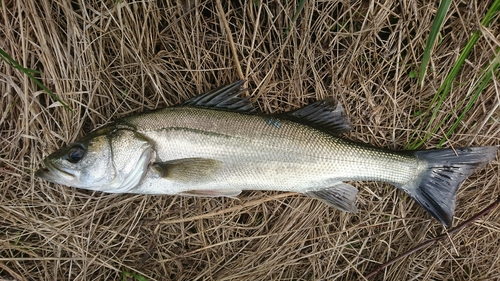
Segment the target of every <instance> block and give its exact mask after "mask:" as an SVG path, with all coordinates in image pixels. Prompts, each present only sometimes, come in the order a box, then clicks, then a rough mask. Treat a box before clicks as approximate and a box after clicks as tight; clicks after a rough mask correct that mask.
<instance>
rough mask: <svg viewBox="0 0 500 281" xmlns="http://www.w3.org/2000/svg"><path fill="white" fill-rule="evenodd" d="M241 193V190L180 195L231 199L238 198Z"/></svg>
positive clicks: (192, 192)
mask: <svg viewBox="0 0 500 281" xmlns="http://www.w3.org/2000/svg"><path fill="white" fill-rule="evenodd" d="M240 193H241V190H239V189H216V190H189V191H185V192H182V193H179V195H188V196H199V197H221V196H222V197H230V198H236V196H238V195H239V194H240Z"/></svg>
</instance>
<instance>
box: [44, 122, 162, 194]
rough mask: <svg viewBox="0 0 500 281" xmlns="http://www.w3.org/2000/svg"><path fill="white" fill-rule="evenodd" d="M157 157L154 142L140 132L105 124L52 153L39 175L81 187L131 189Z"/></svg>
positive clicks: (98, 189)
mask: <svg viewBox="0 0 500 281" xmlns="http://www.w3.org/2000/svg"><path fill="white" fill-rule="evenodd" d="M153 157H154V149H153V145H152V144H151V143H150V142H149V141H148V140H147V139H146V138H144V137H143V136H141V135H140V134H138V133H136V132H134V131H133V130H130V129H117V128H116V127H111V128H103V129H100V130H97V131H95V132H94V133H91V134H90V135H88V136H86V137H84V138H82V139H80V140H78V141H76V142H74V143H71V144H69V145H67V146H65V147H63V148H61V149H59V150H57V151H55V152H54V153H52V154H50V155H49V156H48V157H47V158H45V159H44V161H43V162H44V164H45V167H42V168H40V169H39V170H38V171H36V173H35V175H36V176H38V177H40V178H43V179H45V180H47V181H50V182H54V183H59V184H64V185H68V186H72V187H77V188H84V189H89V190H96V191H104V192H109V193H120V192H127V191H128V190H130V189H132V188H133V187H135V186H136V185H137V184H139V182H140V181H141V179H142V178H143V177H144V175H145V174H146V172H147V169H148V165H149V163H150V161H152V159H153Z"/></svg>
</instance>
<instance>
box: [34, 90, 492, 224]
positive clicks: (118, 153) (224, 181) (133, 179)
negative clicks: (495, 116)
mask: <svg viewBox="0 0 500 281" xmlns="http://www.w3.org/2000/svg"><path fill="white" fill-rule="evenodd" d="M242 85H243V81H238V82H236V83H233V84H231V85H226V86H223V87H220V88H217V89H215V90H212V91H209V92H207V93H205V94H202V95H200V96H198V97H195V98H193V99H191V100H188V101H186V102H184V103H183V104H181V105H179V106H174V107H168V108H164V109H160V110H156V111H152V112H146V113H142V114H138V115H134V116H130V117H126V118H123V119H119V120H116V121H114V122H113V123H110V124H108V125H106V126H104V127H102V128H100V129H97V130H96V131H94V132H92V133H90V134H89V135H87V136H85V137H84V138H82V139H80V140H78V141H76V142H74V143H72V144H69V145H68V146H66V147H63V148H61V149H59V150H57V151H56V152H54V153H52V154H51V155H49V156H48V157H47V158H46V159H45V160H44V163H45V166H46V167H43V168H41V169H39V170H38V171H37V172H36V175H37V176H38V177H41V178H43V179H45V180H48V181H51V182H55V183H60V184H64V185H68V186H73V187H77V188H84V189H89V190H97V191H103V192H110V193H139V194H170V195H174V194H175V195H195V196H212V197H215V196H227V197H235V196H237V195H238V194H240V193H241V191H242V190H278V191H293V192H300V193H303V194H305V195H308V196H310V197H314V198H317V199H320V200H321V201H323V202H325V203H327V204H328V205H330V206H333V207H336V208H338V209H340V210H343V211H347V212H357V209H356V206H355V203H354V201H355V197H356V194H357V192H358V190H357V189H356V188H355V187H353V186H352V185H350V184H348V183H345V182H344V181H349V180H367V181H382V182H387V183H390V184H392V185H394V186H396V187H397V188H399V189H401V190H403V191H404V192H405V193H407V194H408V195H409V196H410V197H411V198H413V199H414V200H415V201H417V202H418V203H419V204H420V205H421V206H422V207H423V208H424V209H425V210H427V211H428V212H429V213H430V214H431V215H432V216H434V217H435V218H436V219H438V220H439V221H440V222H441V223H443V224H444V225H446V226H450V225H451V223H452V218H453V213H454V211H455V204H456V203H455V202H456V199H455V198H456V193H457V190H458V187H459V186H460V184H461V183H462V181H464V180H465V179H466V178H467V177H468V176H469V175H470V174H471V173H472V172H473V171H474V170H475V169H477V168H480V167H482V166H483V165H485V164H486V163H487V162H488V161H490V160H492V159H493V158H494V157H495V155H496V151H497V147H494V146H489V147H465V148H456V149H440V150H420V151H389V150H384V149H379V148H374V147H370V146H367V145H364V144H358V143H355V142H352V141H349V140H347V139H344V138H341V137H340V136H341V135H342V134H343V133H344V132H346V131H347V130H349V129H350V126H349V124H348V121H347V118H346V117H345V116H344V110H343V107H342V105H341V104H340V103H337V102H335V101H334V100H333V99H327V100H324V101H318V102H315V103H312V104H310V105H308V106H306V107H303V108H300V109H298V110H295V111H291V112H287V113H282V114H273V115H265V114H261V113H257V112H255V110H254V107H253V106H252V104H251V103H250V102H249V101H248V99H246V98H242V97H240V95H241V94H242V93H243V92H244V91H245V89H243V87H242Z"/></svg>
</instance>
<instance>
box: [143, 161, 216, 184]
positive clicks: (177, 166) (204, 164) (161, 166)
mask: <svg viewBox="0 0 500 281" xmlns="http://www.w3.org/2000/svg"><path fill="white" fill-rule="evenodd" d="M221 167H222V162H221V161H219V160H215V159H206V158H185V159H177V160H172V161H167V162H156V163H153V165H152V168H153V169H154V170H155V171H156V172H157V173H158V175H160V176H161V177H162V178H168V179H170V180H173V181H178V182H199V181H206V180H213V178H214V177H215V176H216V174H217V172H218V171H219V170H220V168H221Z"/></svg>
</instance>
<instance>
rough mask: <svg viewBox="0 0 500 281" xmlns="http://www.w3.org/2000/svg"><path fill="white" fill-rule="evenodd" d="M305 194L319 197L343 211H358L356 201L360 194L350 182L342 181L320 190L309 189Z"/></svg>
mask: <svg viewBox="0 0 500 281" xmlns="http://www.w3.org/2000/svg"><path fill="white" fill-rule="evenodd" d="M304 194H306V195H307V196H310V197H313V198H316V199H319V200H320V201H323V202H324V203H326V204H328V205H330V206H332V207H335V208H337V209H340V210H342V211H345V212H350V213H357V212H358V209H357V208H356V205H355V203H354V201H355V199H356V194H358V189H357V188H355V187H354V186H352V185H350V184H347V183H343V182H340V183H338V184H336V185H334V186H331V187H327V188H324V189H320V190H313V191H307V192H305V193H304Z"/></svg>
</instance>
